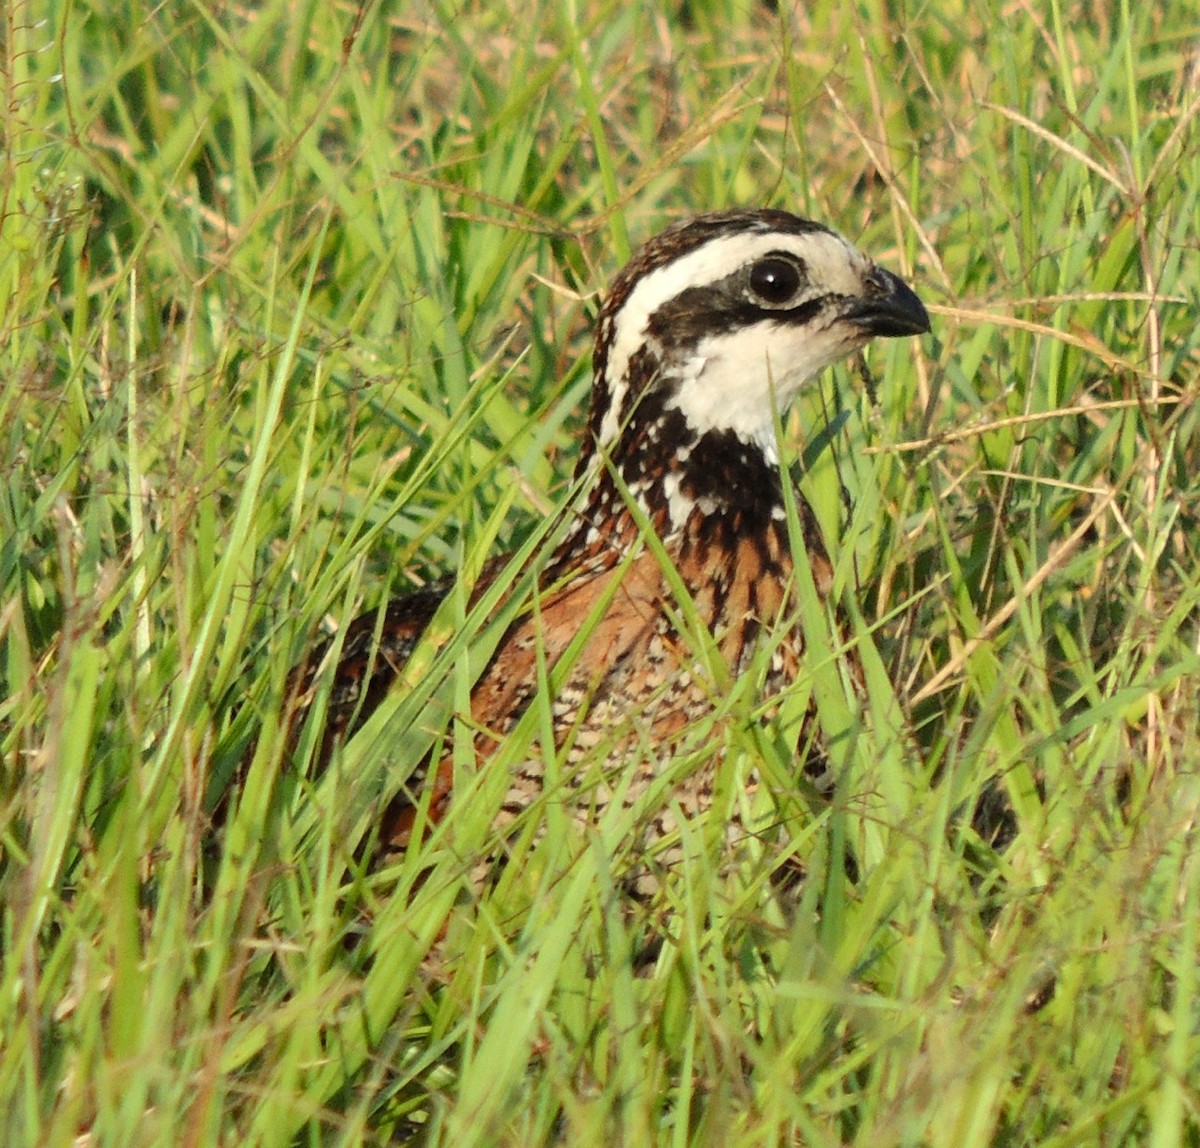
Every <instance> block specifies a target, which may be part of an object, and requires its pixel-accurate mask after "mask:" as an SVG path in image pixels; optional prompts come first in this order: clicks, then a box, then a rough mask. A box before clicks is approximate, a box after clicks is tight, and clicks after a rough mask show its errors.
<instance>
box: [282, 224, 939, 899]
mask: <svg viewBox="0 0 1200 1148" xmlns="http://www.w3.org/2000/svg"><path fill="white" fill-rule="evenodd" d="M929 329H930V323H929V315H928V313H927V311H926V309H925V307H924V305H923V304H922V303H921V301H920V299H919V298H918V297H917V295H916V294H915V292H914V291H913V290H912V288H911V287H909V286H908V284H907V283H905V282H904V280H902V279H901V278H900V277H899V276H897V275H896V274H894V273H893V272H891V271H888V270H886V269H885V268H884V267H882V266H880V265H879V264H878V263H876V262H875V261H874V260H872V259H870V258H869V257H868V256H866V255H865V254H863V253H862V252H860V251H859V250H858V249H857V248H856V247H855V246H854V245H852V244H851V243H850V242H849V241H848V240H846V239H845V238H843V236H842V235H840V234H839V233H838V232H836V231H834V230H832V229H831V228H829V227H827V226H825V225H823V224H821V223H818V222H814V221H812V220H808V219H804V218H801V217H799V216H797V215H794V214H792V213H790V212H787V211H784V210H778V209H766V208H757V209H749V208H747V209H733V210H724V211H715V212H709V213H705V214H700V215H696V216H693V217H690V218H686V219H684V220H682V221H679V222H676V223H674V224H673V225H671V226H668V227H667V228H666V229H665V230H663V231H661V232H660V233H659V234H658V235H656V236H655V237H653V238H651V239H650V240H649V241H648V242H646V243H645V245H644V246H643V247H642V248H641V249H640V250H639V251H637V252H636V253H635V255H634V256H633V257H632V259H630V261H629V262H628V263H627V264H626V266H625V267H624V268H623V269H622V270H621V271H620V272H618V274H617V275H616V276H615V278H614V279H613V280H612V282H611V285H610V287H609V290H608V292H607V295H606V297H605V299H604V301H603V303H602V305H601V307H600V310H599V314H598V318H597V321H596V325H595V341H594V349H593V356H592V373H593V381H592V390H591V405H590V410H589V413H588V417H587V421H586V426H585V428H584V430H583V433H582V441H581V444H580V453H579V457H578V461H577V463H576V467H575V473H574V483H573V489H574V490H576V491H577V494H576V497H575V498H574V500H573V501H572V502H571V503H570V505H568V506H567V507H566V508H565V510H564V511H563V513H562V528H561V537H560V538H559V540H558V541H557V544H556V545H554V547H553V549H552V551H551V552H550V554H549V556H548V558H546V559H543V560H542V562H543V563H544V564H543V565H542V567H541V568H540V569H539V570H538V571H537V572H536V587H537V599H538V601H537V606H536V608H533V609H526V610H525V611H524V612H523V613H520V614H518V616H517V617H516V618H515V620H513V621H511V623H509V625H508V628H507V630H506V631H505V632H504V635H503V637H502V638H501V639H500V641H499V643H498V645H497V647H496V649H495V652H494V653H493V654H492V656H491V659H490V661H489V662H488V663H487V665H486V666H485V668H484V669H483V671H482V673H481V674H480V676H479V677H478V679H477V680H476V682H475V684H474V687H473V688H472V690H471V694H470V713H469V714H467V715H465V717H466V718H467V719H468V721H467V723H465V726H466V728H469V729H470V730H471V731H472V734H471V736H472V737H473V740H474V745H473V749H474V757H475V762H476V765H477V767H478V768H480V769H485V768H487V766H488V763H489V761H490V760H491V759H493V757H494V756H495V754H496V750H497V748H498V747H499V746H500V745H501V744H502V743H503V741H504V738H505V736H506V735H507V734H508V733H509V732H510V731H512V729H513V727H514V725H515V724H516V723H517V721H518V720H519V719H520V717H521V715H522V714H523V713H524V712H525V711H526V710H527V709H528V708H529V707H530V705H531V703H532V702H533V701H534V699H535V697H536V696H537V694H538V691H539V689H544V688H546V685H547V681H548V678H549V675H548V674H547V673H546V669H547V668H549V669H550V670H551V671H553V670H554V669H555V667H556V666H558V664H559V662H560V659H563V658H564V657H565V656H566V655H567V653H568V648H569V647H570V646H571V645H572V643H573V642H575V643H576V649H575V650H573V651H572V655H573V656H574V660H573V661H572V662H570V664H569V666H567V667H566V670H565V672H564V673H563V674H561V675H560V680H559V684H558V689H557V692H556V695H555V696H554V697H553V698H552V699H550V711H549V712H550V714H551V715H552V725H553V736H554V741H555V745H556V749H557V750H559V751H561V756H562V762H561V768H562V771H563V777H562V779H561V780H560V779H559V777H558V771H557V768H556V771H555V782H556V784H561V785H565V786H566V790H567V800H568V803H569V804H572V805H573V808H574V810H575V813H576V815H577V819H578V820H580V821H583V822H586V821H588V820H589V819H590V820H593V821H594V820H595V819H596V818H598V817H599V816H601V815H602V814H603V812H604V810H605V809H606V807H607V805H608V803H609V802H610V801H611V800H613V799H614V794H617V793H619V794H620V800H621V801H622V802H624V803H625V804H626V805H629V804H630V803H631V802H634V801H637V800H638V799H639V798H641V797H643V796H644V795H645V794H646V793H647V791H648V790H649V789H650V788H651V786H653V785H654V783H655V781H656V778H660V777H661V776H662V775H663V773H664V770H666V769H668V768H669V765H670V762H671V760H672V753H673V750H674V749H675V747H677V746H678V745H679V744H680V741H681V739H682V738H683V737H684V736H685V732H686V730H687V729H688V728H689V727H692V726H694V725H695V723H696V722H698V721H701V720H703V719H704V717H705V716H706V715H709V714H711V713H712V712H713V711H714V708H715V706H716V705H717V704H718V699H716V698H715V696H714V689H715V688H716V687H714V683H713V682H712V681H710V680H707V677H706V675H705V673H704V671H703V667H702V666H701V665H700V664H699V662H698V659H697V656H696V653H695V651H694V650H693V648H692V645H693V643H692V641H691V640H690V639H689V637H688V635H687V634H685V633H683V632H682V626H681V622H680V610H679V609H678V602H677V599H678V594H679V587H680V586H682V587H683V589H684V591H685V592H686V595H687V596H688V597H689V598H690V601H691V604H692V608H693V610H694V617H698V618H699V619H700V620H701V622H702V623H703V625H704V627H706V628H707V630H708V632H709V634H710V635H711V636H712V640H713V644H714V645H715V648H716V650H717V651H718V653H719V656H720V658H721V659H722V661H723V664H724V666H725V667H726V668H727V670H728V673H729V675H731V676H736V675H738V674H741V673H745V672H746V671H747V669H748V667H749V666H750V663H751V661H752V659H753V657H754V654H755V651H756V649H757V648H758V644H759V643H760V642H761V641H763V640H765V635H768V634H772V633H777V632H778V630H779V628H780V627H782V629H783V637H782V639H781V640H780V639H778V638H776V639H775V642H776V643H777V644H776V645H774V647H773V649H772V651H771V653H770V655H769V658H768V663H769V664H768V666H767V670H766V673H765V681H764V682H763V684H762V692H763V696H764V697H767V698H769V697H771V696H774V695H777V694H778V693H779V692H780V691H781V690H783V689H784V688H785V687H786V686H787V685H788V684H789V683H790V682H791V681H793V680H794V679H795V678H796V677H797V675H798V674H799V673H800V666H801V659H802V655H803V647H804V635H803V633H802V628H801V625H800V623H799V621H798V620H797V617H796V608H795V601H796V598H795V593H794V589H793V581H794V575H795V562H796V560H797V559H796V558H795V557H794V555H795V554H796V553H797V551H796V550H794V548H793V545H792V542H791V541H790V539H789V528H788V511H787V507H788V501H789V500H788V497H787V495H786V494H785V489H784V484H785V482H789V481H790V478H789V477H788V476H787V474H786V472H785V469H784V468H783V467H782V465H781V462H780V457H779V451H778V444H777V436H776V419H777V415H778V412H781V411H783V410H785V409H786V408H787V406H788V404H789V403H790V402H791V401H792V400H793V399H794V398H795V397H796V395H797V394H798V393H799V392H800V391H801V390H802V389H803V388H804V387H805V386H806V384H808V383H810V382H811V381H812V380H814V379H815V378H816V377H817V376H818V375H820V374H821V372H822V371H823V370H824V369H825V368H826V367H828V366H830V365H831V364H833V363H834V362H836V361H839V360H842V359H844V358H846V357H847V356H849V355H851V354H853V353H854V352H856V351H857V350H859V349H860V348H861V347H863V346H864V345H865V344H866V343H867V342H868V341H869V340H871V339H872V338H875V337H883V338H896V337H905V336H915V335H920V334H923V333H925V332H928V331H929ZM792 500H793V501H792V504H793V505H794V506H795V508H796V516H797V518H798V521H799V524H800V527H801V533H802V536H803V547H802V551H800V553H802V555H803V560H805V561H807V563H808V565H809V567H810V569H811V571H812V576H813V581H814V584H815V586H816V588H817V592H818V593H819V594H820V595H822V596H823V597H826V596H828V595H829V594H830V592H831V587H832V581H833V570H832V565H831V563H830V559H829V557H828V554H827V552H826V548H825V546H824V543H823V541H822V538H821V534H820V530H819V528H818V525H817V522H816V518H815V515H814V514H813V511H812V510H811V508H810V507H809V506H808V504H807V503H806V502H805V501H804V500H803V498H802V497H801V496H800V495H799V493H798V492H793V494H792ZM648 533H652V535H653V536H654V537H655V538H656V539H657V540H658V543H659V545H655V546H651V545H648V544H647V534H648ZM504 565H505V563H504V561H503V559H499V560H493V561H492V562H490V563H489V564H488V565H487V566H485V569H484V571H483V573H482V576H481V577H480V579H479V581H478V583H477V584H476V585H475V587H474V588H473V594H474V595H475V598H476V599H477V598H478V595H479V594H481V593H482V592H483V589H484V588H485V587H486V586H488V585H490V584H491V582H492V581H493V580H494V579H495V578H496V577H497V576H498V573H499V571H500V570H501V569H503V568H504ZM451 584H452V583H451V581H450V580H446V581H443V582H441V583H436V584H433V585H431V586H428V587H426V588H424V589H422V590H418V591H416V592H413V593H409V594H406V595H403V596H400V597H398V598H396V599H394V600H392V601H391V602H389V603H388V604H387V606H386V608H385V609H384V611H383V616H382V620H381V619H380V616H379V612H378V611H374V610H373V611H370V612H368V613H366V614H364V615H363V616H361V617H359V618H357V619H356V620H355V621H353V622H352V623H351V624H350V625H349V627H348V628H347V629H346V632H345V633H344V635H342V639H341V641H340V643H339V644H338V645H337V646H336V647H334V646H332V645H330V644H329V643H328V642H327V643H326V645H324V646H320V647H318V648H317V649H316V650H314V652H313V653H312V655H311V656H310V657H309V658H308V659H307V661H306V662H304V663H302V665H301V666H300V668H299V669H298V670H297V671H296V673H295V678H294V682H293V694H294V696H296V697H298V698H300V699H301V700H300V708H299V711H298V712H299V713H300V714H302V713H303V711H304V706H305V705H306V704H307V700H308V699H309V698H311V695H312V690H313V688H314V684H315V683H316V682H317V681H318V677H319V672H320V671H321V667H322V666H324V665H325V664H326V663H327V662H328V660H329V656H330V650H331V649H336V650H338V652H339V654H338V658H339V660H338V661H337V664H336V666H335V668H334V669H333V672H332V683H331V685H330V686H329V694H328V703H327V711H326V718H325V727H324V732H323V735H322V737H321V740H320V742H319V747H318V750H317V767H318V768H322V767H323V766H324V765H325V764H327V763H328V761H329V759H330V757H331V755H332V754H333V752H334V747H335V746H336V745H338V744H339V743H341V742H344V741H345V740H346V739H348V738H349V737H351V736H352V735H353V734H354V733H355V732H356V731H357V730H358V729H359V728H360V727H361V726H362V725H363V724H364V723H365V721H366V720H367V718H368V717H369V716H370V715H371V713H373V712H374V711H375V710H376V709H377V708H378V706H379V705H380V703H381V702H382V701H383V699H384V698H385V697H386V696H387V695H388V692H389V690H390V689H391V688H392V687H393V685H394V684H395V683H396V681H397V679H398V678H399V677H400V676H401V674H402V672H403V669H404V666H405V664H406V663H407V661H408V659H409V657H410V656H411V654H412V652H413V650H414V649H415V648H416V645H417V643H418V642H419V641H420V639H421V637H422V635H423V633H424V632H425V630H426V628H427V627H428V625H429V623H430V621H431V619H432V618H433V616H434V614H435V613H436V611H437V609H438V607H439V605H440V604H441V602H442V601H443V599H444V598H445V596H446V595H447V594H448V593H449V591H450V586H451ZM585 619H587V620H588V621H587V625H588V626H590V629H589V630H587V631H586V632H585V634H584V636H583V637H582V639H581V643H580V642H579V641H577V636H578V635H579V634H580V628H581V624H583V620H585ZM809 717H810V719H811V718H813V714H812V713H811V712H810V715H809ZM460 728H463V727H460ZM803 741H804V743H805V744H809V745H811V746H813V747H814V748H811V749H809V750H808V754H809V758H808V759H807V760H801V761H798V762H797V771H798V773H799V772H802V771H809V772H810V773H811V772H812V771H814V769H815V770H816V771H817V772H819V771H820V770H821V769H823V768H824V764H823V761H821V760H820V759H821V753H822V751H821V749H820V743H819V738H817V739H812V738H809V739H803ZM797 753H798V754H800V753H801V751H800V750H798V751H797ZM454 756H455V755H454V754H453V753H452V752H451V751H450V750H449V749H448V748H445V747H444V746H443V748H442V750H441V752H440V754H439V756H438V757H437V759H436V760H433V759H430V760H427V761H426V762H425V764H424V766H423V768H422V769H420V770H419V771H418V772H417V774H416V775H414V776H413V777H410V778H409V780H408V782H407V783H406V785H405V786H404V788H403V790H402V791H401V792H400V793H398V794H397V795H396V796H395V797H393V798H392V799H391V800H390V802H389V804H388V805H387V807H386V809H385V811H384V812H383V814H382V817H381V819H380V824H379V826H378V833H377V844H378V847H379V849H380V850H381V851H383V852H384V853H387V852H389V851H394V850H402V849H405V848H407V847H409V845H410V844H411V842H412V840H413V836H414V832H415V831H416V830H415V826H416V825H417V823H418V813H417V811H418V810H419V809H420V810H422V815H421V818H422V819H421V824H425V823H426V821H425V820H424V819H425V818H427V820H428V821H430V822H437V821H439V820H440V819H441V818H442V817H443V816H444V814H445V811H446V809H447V808H448V807H449V806H450V804H451V803H452V802H453V800H454V789H455V767H454V764H453V758H454ZM543 757H544V755H543V754H541V753H539V752H538V751H537V750H536V747H535V748H534V749H532V750H530V751H529V752H528V754H527V756H526V757H525V759H524V760H520V761H518V762H517V763H516V764H515V765H512V766H505V768H508V769H509V770H510V776H509V777H508V779H507V788H506V792H505V794H504V798H503V802H502V805H501V807H500V810H499V812H498V813H497V815H496V820H495V826H496V827H497V829H498V832H499V835H500V836H501V837H503V835H504V833H505V832H506V831H509V830H510V829H511V827H512V826H513V825H514V824H515V823H516V822H517V821H518V819H519V818H520V817H521V816H522V814H523V813H524V812H525V811H527V810H529V809H530V807H531V806H533V805H534V803H535V802H536V801H537V800H538V798H539V796H540V795H541V794H542V793H543V792H544V790H545V789H546V787H547V785H548V784H549V782H548V779H547V771H546V765H545V761H544V760H543ZM573 770H574V771H578V776H575V775H573V774H572V771H573ZM715 770H716V764H715V763H714V762H709V763H708V764H707V765H703V766H701V767H700V768H699V769H697V770H696V771H695V773H694V774H693V775H691V776H687V777H684V778H681V779H680V780H679V782H678V783H677V784H674V785H673V786H670V787H669V792H668V794H667V795H666V800H664V801H663V802H662V803H661V804H660V807H659V808H657V809H655V810H652V811H650V812H649V813H648V815H647V818H646V825H645V828H644V830H643V835H642V838H641V840H640V841H639V843H638V850H637V851H638V852H639V853H640V854H642V855H643V858H644V857H648V856H650V855H654V854H656V850H657V851H658V852H657V860H656V863H655V864H654V866H653V867H652V868H653V873H650V871H649V870H650V868H651V867H650V866H648V864H643V865H642V872H640V873H639V875H638V876H637V877H636V878H635V879H634V882H633V883H634V886H635V891H640V892H647V891H651V890H653V889H655V888H657V887H658V884H659V882H660V880H661V878H662V875H663V874H664V873H666V872H669V870H670V865H671V864H672V860H673V859H676V860H677V858H678V848H677V847H667V846H665V845H663V843H664V841H666V840H667V839H668V838H672V836H673V835H674V836H675V837H677V836H678V830H679V825H678V817H679V814H680V813H681V812H682V814H683V815H684V816H687V817H692V816H696V815H699V814H701V813H703V812H704V811H705V810H706V809H707V808H708V807H709V806H710V805H711V803H712V800H713V792H714V784H715V781H714V779H715ZM622 771H625V773H626V774H627V773H628V772H629V771H632V776H631V777H629V776H625V777H624V779H623V780H622V781H620V782H618V780H616V775H621V774H622ZM426 790H428V792H427V793H426V792H425V791H426ZM660 847H661V848H660Z"/></svg>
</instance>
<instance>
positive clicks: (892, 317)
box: [842, 267, 929, 337]
mask: <svg viewBox="0 0 1200 1148" xmlns="http://www.w3.org/2000/svg"><path fill="white" fill-rule="evenodd" d="M842 318H843V319H845V320H846V321H847V322H849V323H853V324H854V325H855V326H857V327H861V328H862V329H863V330H864V331H865V332H866V333H867V334H868V335H883V336H887V337H899V336H902V335H923V334H924V333H925V332H926V331H928V330H929V312H928V311H926V310H925V304H923V303H922V302H921V300H920V299H918V298H917V296H916V294H915V292H914V291H913V289H912V288H911V287H910V286H909V285H908V284H907V283H905V282H904V280H903V279H901V278H900V277H899V276H898V275H893V274H892V273H891V272H890V271H885V270H884V269H883V268H882V267H873V268H872V269H871V272H870V274H869V275H868V276H867V278H866V282H865V283H864V284H863V294H862V296H861V298H858V299H851V300H848V302H847V305H846V309H845V310H844V311H843V312H842Z"/></svg>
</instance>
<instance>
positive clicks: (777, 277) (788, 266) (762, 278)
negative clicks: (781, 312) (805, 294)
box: [750, 255, 802, 307]
mask: <svg viewBox="0 0 1200 1148" xmlns="http://www.w3.org/2000/svg"><path fill="white" fill-rule="evenodd" d="M801 280H802V276H801V274H800V267H799V265H798V264H797V263H796V262H795V261H794V260H792V259H785V258H784V257H783V256H782V255H767V256H764V257H763V258H762V259H760V260H759V261H758V262H757V263H755V264H754V265H753V266H752V267H751V268H750V290H751V292H752V293H753V294H754V295H755V296H757V297H758V299H760V300H761V301H762V302H763V303H765V304H766V305H767V306H768V307H784V306H786V305H787V304H788V303H790V302H791V301H792V300H793V299H794V298H795V297H796V292H797V291H799V290H800V283H801Z"/></svg>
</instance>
